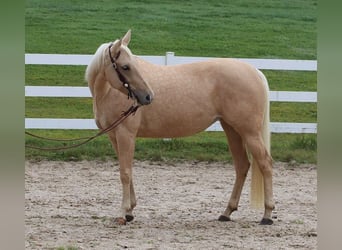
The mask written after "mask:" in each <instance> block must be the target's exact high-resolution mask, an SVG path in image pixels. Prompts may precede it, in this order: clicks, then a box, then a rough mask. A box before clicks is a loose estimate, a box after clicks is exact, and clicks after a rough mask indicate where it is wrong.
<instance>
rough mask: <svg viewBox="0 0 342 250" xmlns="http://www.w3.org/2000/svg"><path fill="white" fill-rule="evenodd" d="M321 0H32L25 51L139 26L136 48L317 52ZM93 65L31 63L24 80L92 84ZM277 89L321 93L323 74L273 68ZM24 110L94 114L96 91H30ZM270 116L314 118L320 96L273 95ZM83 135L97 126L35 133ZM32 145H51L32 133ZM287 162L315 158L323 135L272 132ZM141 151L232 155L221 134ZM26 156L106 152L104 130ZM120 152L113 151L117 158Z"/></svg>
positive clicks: (61, 49) (294, 55) (83, 45)
mask: <svg viewBox="0 0 342 250" xmlns="http://www.w3.org/2000/svg"><path fill="white" fill-rule="evenodd" d="M316 11H317V1H312V0H296V1H294V0H293V1H280V0H265V1H262V2H260V1H251V0H241V1H218V0H215V1H203V0H200V1H195V0H190V1H186V2H184V1H156V0H150V1H139V0H136V1H114V2H113V1H110V0H102V1H81V0H74V1H66V0H61V1H43V0H29V1H26V16H25V21H26V23H25V25H26V38H25V39H26V45H25V46H26V48H25V51H26V53H58V54H63V53H65V54H93V53H94V52H95V50H96V49H97V47H98V46H99V45H100V44H101V43H103V42H108V41H112V40H114V39H116V38H119V37H120V36H122V35H123V34H124V33H125V32H126V31H127V30H128V29H129V28H131V29H132V40H131V43H130V48H131V49H132V51H133V53H135V54H137V55H164V54H165V52H166V51H174V52H175V53H176V55H183V56H210V57H240V58H280V59H281V58H283V59H309V60H314V59H316V21H317V18H316ZM85 68H86V67H85V66H51V65H49V66H47V65H26V67H25V71H26V79H25V84H26V85H44V86H47V85H49V86H87V84H86V83H85V81H84V71H85ZM264 73H265V75H266V76H267V78H268V81H269V84H270V89H271V90H284V91H285V90H286V91H317V80H316V78H317V73H316V72H304V71H271V70H265V71H264ZM25 102H26V103H25V105H26V114H25V116H26V117H51V118H52V117H53V118H92V117H93V115H92V103H91V99H90V98H29V97H27V98H26V99H25ZM271 121H274V122H276V121H282V122H316V121H317V105H316V104H313V103H272V104H271ZM33 132H36V133H39V134H42V135H48V136H51V137H56V136H57V137H79V136H84V135H89V134H93V133H95V131H77V130H70V131H62V130H57V131H46V130H45V131H43V130H38V131H33ZM26 142H27V143H32V144H35V145H45V146H54V144H53V143H49V144H44V143H42V142H39V141H37V140H35V139H31V138H27V139H26ZM272 155H273V158H274V159H275V160H279V161H297V162H316V135H295V134H274V135H272ZM135 156H136V159H141V160H158V161H164V160H203V161H231V156H230V155H229V154H227V144H226V141H225V137H224V134H223V133H221V132H203V133H200V134H199V135H196V136H192V137H189V138H183V139H175V140H172V141H164V140H159V139H138V141H137V146H136V155H135ZM26 157H27V158H28V159H50V160H82V159H89V160H90V159H102V160H104V159H108V158H112V157H113V150H112V149H111V145H110V142H109V141H108V139H107V138H105V137H103V138H100V139H98V140H96V141H93V142H91V143H89V145H86V146H82V147H80V148H79V149H75V150H70V151H65V152H52V153H51V152H41V151H33V150H26ZM114 157H115V156H114Z"/></svg>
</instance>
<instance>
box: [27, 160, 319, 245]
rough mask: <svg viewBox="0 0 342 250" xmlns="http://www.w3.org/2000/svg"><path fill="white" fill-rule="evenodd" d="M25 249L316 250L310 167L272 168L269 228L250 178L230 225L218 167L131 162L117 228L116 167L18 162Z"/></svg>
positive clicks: (229, 178) (226, 175)
mask: <svg viewBox="0 0 342 250" xmlns="http://www.w3.org/2000/svg"><path fill="white" fill-rule="evenodd" d="M25 165H26V166H25V247H26V249H58V248H60V249H63V248H65V249H67V248H68V247H73V248H72V249H316V248H317V246H316V245H317V206H316V202H317V179H316V177H317V169H316V166H315V165H300V166H288V165H286V164H283V163H275V165H274V196H275V201H276V210H275V213H274V214H275V216H276V217H277V218H276V219H274V224H273V225H272V226H261V225H258V222H259V220H260V219H261V218H262V215H263V211H262V210H254V209H252V208H250V207H249V201H248V200H249V184H250V179H249V178H250V177H248V179H247V181H246V185H245V187H244V190H243V193H242V196H241V201H240V207H239V210H238V211H236V212H235V213H233V215H232V220H233V221H231V222H219V221H217V218H218V217H219V215H220V214H221V212H223V210H224V209H225V207H226V205H227V202H228V198H229V196H230V192H231V189H232V186H233V181H234V178H235V173H234V169H233V167H232V166H231V165H227V164H223V163H202V162H201V163H196V162H187V163H160V164H159V163H150V162H135V163H134V178H135V189H136V194H137V200H138V205H137V207H136V209H135V210H134V215H135V220H134V221H133V222H130V223H128V224H127V225H126V226H118V225H116V224H115V223H114V220H113V218H114V217H116V216H117V215H118V213H117V211H119V207H120V203H121V184H120V180H119V173H118V163H117V162H95V161H92V162H88V161H83V162H47V161H42V162H30V161H27V162H26V164H25Z"/></svg>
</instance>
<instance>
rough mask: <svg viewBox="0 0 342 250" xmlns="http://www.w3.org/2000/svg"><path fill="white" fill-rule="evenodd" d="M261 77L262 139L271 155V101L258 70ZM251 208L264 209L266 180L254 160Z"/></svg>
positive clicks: (264, 79) (264, 78) (261, 74)
mask: <svg viewBox="0 0 342 250" xmlns="http://www.w3.org/2000/svg"><path fill="white" fill-rule="evenodd" d="M258 73H259V75H260V77H261V78H262V80H263V82H264V86H265V91H266V99H265V113H264V122H263V131H262V137H263V141H264V144H265V147H266V150H267V152H268V153H269V154H271V133H270V127H269V126H270V101H269V87H268V82H267V79H266V77H265V76H264V74H263V73H262V72H261V71H259V70H258ZM251 206H252V207H253V208H263V207H264V179H263V177H262V174H261V171H260V168H259V166H258V165H257V163H256V162H255V161H253V159H252V180H251Z"/></svg>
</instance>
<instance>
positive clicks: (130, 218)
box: [126, 214, 134, 222]
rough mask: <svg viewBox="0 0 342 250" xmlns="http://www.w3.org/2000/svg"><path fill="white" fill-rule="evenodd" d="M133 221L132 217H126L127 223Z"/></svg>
mask: <svg viewBox="0 0 342 250" xmlns="http://www.w3.org/2000/svg"><path fill="white" fill-rule="evenodd" d="M133 219H134V216H133V215H128V214H127V215H126V221H127V222H130V221H132V220H133Z"/></svg>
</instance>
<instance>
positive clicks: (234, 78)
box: [86, 30, 274, 224]
mask: <svg viewBox="0 0 342 250" xmlns="http://www.w3.org/2000/svg"><path fill="white" fill-rule="evenodd" d="M130 39H131V32H130V30H129V31H128V32H127V33H126V34H125V36H124V37H123V38H122V39H120V40H116V41H114V42H112V43H105V44H102V45H101V46H100V47H99V48H98V49H97V51H96V53H95V55H94V57H93V59H92V61H91V62H90V64H89V66H88V67H87V70H86V80H87V81H88V85H89V88H90V91H91V93H92V96H93V108H94V115H95V120H96V124H97V126H98V127H99V128H100V129H101V128H102V129H103V128H106V127H107V126H109V125H110V124H111V123H112V122H113V121H114V120H115V119H116V118H117V117H118V116H120V114H121V113H122V111H123V110H126V109H127V108H128V107H130V106H131V105H132V104H133V103H134V102H138V103H139V104H140V105H142V107H140V108H139V109H138V110H137V111H136V114H135V115H133V116H130V117H128V118H127V119H126V120H125V121H124V122H123V123H121V124H120V125H119V126H118V127H116V128H115V129H113V130H112V131H110V132H109V133H108V136H109V139H110V141H111V143H112V145H113V148H114V149H115V151H116V153H117V155H118V159H119V165H120V180H121V183H122V191H123V199H122V205H121V214H120V217H119V218H118V219H117V222H118V223H119V224H125V223H126V221H131V220H133V218H134V217H133V213H132V211H133V209H134V207H135V206H136V197H135V192H134V186H133V179H132V163H133V155H134V148H135V139H136V137H137V136H138V137H154V138H157V137H159V138H174V137H181V136H189V135H193V134H195V133H198V132H200V131H203V130H205V129H206V128H207V127H209V126H210V125H211V124H212V123H214V122H215V121H217V120H219V121H220V123H221V125H222V127H223V129H224V132H225V134H226V136H227V138H228V143H229V145H230V151H231V153H232V157H233V162H234V166H235V171H236V179H235V183H234V188H233V191H232V194H231V197H230V200H229V202H228V206H227V208H226V209H225V211H224V212H223V214H222V215H221V216H220V217H219V220H220V221H229V220H230V215H231V213H232V212H233V211H235V210H237V208H238V203H239V200H240V195H241V191H242V188H243V185H244V182H245V179H246V176H247V172H248V170H249V166H250V162H249V158H248V154H247V152H246V151H247V150H248V152H249V153H250V155H251V156H252V159H253V161H252V170H253V171H252V172H253V173H252V185H251V186H252V195H251V197H252V205H253V204H254V205H255V204H256V203H258V202H259V205H260V202H261V205H264V208H265V212H264V215H263V218H262V220H261V222H260V224H272V223H273V221H272V219H271V216H272V210H273V209H274V201H273V191H272V159H271V156H270V132H269V99H268V83H267V80H266V78H265V76H264V75H263V74H262V73H261V72H260V71H259V70H257V69H255V68H254V67H252V66H251V65H249V64H246V63H244V62H241V61H239V60H233V59H214V60H210V61H206V62H198V63H191V64H183V65H175V66H160V65H154V64H151V63H149V62H146V61H144V60H142V59H141V58H139V57H137V56H135V55H133V54H132V53H131V51H130V49H129V48H128V47H127V46H128V44H129V42H130ZM127 94H128V96H129V97H131V99H129V98H127ZM258 171H259V172H258ZM253 183H254V184H253ZM260 187H261V188H260ZM253 190H254V192H253ZM262 203H263V204H262Z"/></svg>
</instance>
